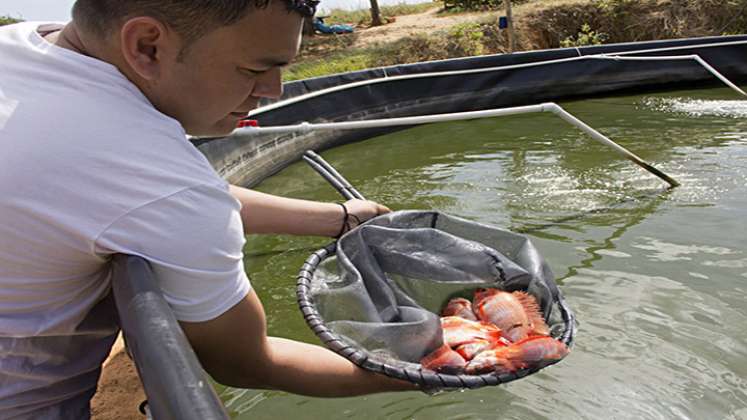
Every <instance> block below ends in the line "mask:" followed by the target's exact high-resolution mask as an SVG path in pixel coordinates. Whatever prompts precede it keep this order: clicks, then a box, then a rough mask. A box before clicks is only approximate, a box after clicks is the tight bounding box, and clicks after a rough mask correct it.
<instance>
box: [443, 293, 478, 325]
mask: <svg viewBox="0 0 747 420" xmlns="http://www.w3.org/2000/svg"><path fill="white" fill-rule="evenodd" d="M441 316H460V317H462V318H465V319H469V320H471V321H477V317H476V316H475V313H474V312H472V302H470V301H469V300H467V299H464V298H454V299H451V300H450V301H449V303H448V304H446V307H445V308H444V309H443V311H441Z"/></svg>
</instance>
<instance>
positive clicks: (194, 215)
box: [0, 22, 250, 419]
mask: <svg viewBox="0 0 747 420" xmlns="http://www.w3.org/2000/svg"><path fill="white" fill-rule="evenodd" d="M38 27H39V23H33V22H28V23H21V24H16V25H11V26H6V27H2V28H0V418H3V419H5V418H12V417H20V418H40V417H43V418H81V417H86V416H87V415H88V414H87V412H88V400H89V399H90V397H91V395H93V392H94V390H95V386H96V382H97V380H98V376H99V373H100V366H101V363H102V361H103V360H104V359H105V357H106V355H107V353H108V351H109V349H110V347H111V343H112V341H113V339H114V337H115V335H116V332H117V326H116V318H115V316H114V310H113V305H112V301H111V296H110V293H109V292H110V286H111V271H110V264H109V260H110V257H111V256H112V255H113V254H116V253H126V254H131V255H139V256H142V257H144V258H146V259H147V260H149V261H150V263H151V266H152V267H153V271H154V273H155V275H156V278H157V281H158V284H159V286H160V287H161V289H162V290H163V293H164V296H165V298H166V300H167V302H168V303H169V305H170V306H171V308H172V309H173V311H174V314H175V315H176V318H177V319H179V320H182V321H191V322H200V321H206V320H210V319H213V318H215V317H217V316H219V315H220V314H222V313H224V312H225V311H226V310H228V309H229V308H231V307H232V306H233V305H235V304H236V303H238V302H239V301H240V300H241V299H243V298H244V296H246V294H247V293H248V292H249V290H250V285H249V281H248V279H247V277H246V275H245V273H244V267H243V260H242V257H243V255H242V248H243V245H244V234H243V229H242V224H241V219H240V216H239V210H240V205H239V203H238V201H237V200H236V199H234V198H233V197H232V196H231V195H230V194H229V192H228V185H227V183H226V182H225V181H224V180H223V179H221V178H220V176H218V175H217V174H216V172H215V171H214V170H213V168H212V167H211V166H210V164H209V162H208V161H207V159H206V158H205V157H204V156H203V155H202V154H201V153H200V152H199V151H198V150H197V149H196V148H195V147H194V146H192V145H191V144H190V143H189V142H188V141H187V140H186V137H185V132H184V130H183V129H182V127H181V125H180V124H179V123H178V122H177V121H176V120H174V119H172V118H170V117H168V116H166V115H164V114H162V113H160V112H159V111H158V110H156V109H155V108H154V107H153V106H152V105H151V104H150V102H149V101H148V99H147V98H146V97H145V96H144V95H143V94H142V93H141V92H140V91H139V90H138V89H137V87H136V86H135V85H133V84H132V83H131V82H130V81H129V80H127V79H126V78H125V77H124V76H123V75H122V74H121V73H120V72H119V71H118V70H117V69H116V68H115V67H114V66H112V65H110V64H108V63H105V62H102V61H99V60H96V59H94V58H91V57H87V56H83V55H81V54H77V53H75V52H73V51H70V50H67V49H62V48H59V47H56V46H54V45H52V44H50V43H48V42H47V41H45V40H44V39H43V38H42V37H41V36H40V35H39V34H38V33H37V28H38Z"/></svg>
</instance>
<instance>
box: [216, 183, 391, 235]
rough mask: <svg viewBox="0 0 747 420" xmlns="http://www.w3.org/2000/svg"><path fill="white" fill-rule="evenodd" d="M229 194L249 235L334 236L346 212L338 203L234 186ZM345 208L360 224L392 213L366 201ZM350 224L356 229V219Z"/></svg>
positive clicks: (350, 202)
mask: <svg viewBox="0 0 747 420" xmlns="http://www.w3.org/2000/svg"><path fill="white" fill-rule="evenodd" d="M230 191H231V195H233V196H234V197H235V198H236V199H238V200H239V202H241V221H242V223H243V224H244V232H245V233H247V234H251V233H281V234H290V235H315V236H329V237H333V236H336V235H337V234H338V233H340V228H341V227H342V223H343V218H344V212H343V209H342V207H341V206H340V205H339V204H336V203H321V202H316V201H309V200H299V199H294V198H285V197H278V196H275V195H271V194H265V193H261V192H258V191H252V190H249V189H246V188H242V187H237V186H234V185H232V186H231V190H230ZM345 206H346V207H347V210H348V212H349V214H351V215H354V216H355V217H357V218H358V220H360V221H361V222H365V221H366V220H368V219H370V218H372V217H374V216H377V215H379V214H384V213H388V212H389V211H390V210H389V209H388V208H386V207H384V206H382V205H381V204H377V203H374V202H373V201H365V200H355V199H354V200H349V201H347V202H346V203H345ZM350 221H351V226H350V227H355V225H356V224H357V223H356V219H355V218H351V219H350Z"/></svg>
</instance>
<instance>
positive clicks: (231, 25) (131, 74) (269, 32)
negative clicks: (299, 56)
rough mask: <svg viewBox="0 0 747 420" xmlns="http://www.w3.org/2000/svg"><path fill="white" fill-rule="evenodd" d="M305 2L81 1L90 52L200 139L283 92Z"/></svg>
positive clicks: (78, 14)
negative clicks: (284, 75)
mask: <svg viewBox="0 0 747 420" xmlns="http://www.w3.org/2000/svg"><path fill="white" fill-rule="evenodd" d="M315 4H316V1H303V0H77V1H76V3H75V6H74V7H73V22H74V24H75V25H76V27H77V30H78V31H79V33H80V38H81V41H82V43H83V44H84V46H85V47H87V49H88V50H89V51H90V50H93V51H96V54H95V55H96V56H97V57H98V58H100V59H103V60H105V61H109V62H111V63H112V64H114V65H115V66H117V67H118V68H119V69H120V71H122V73H124V74H125V75H126V76H127V77H128V78H129V79H130V80H131V81H132V82H133V83H135V84H136V85H137V86H138V88H140V90H141V91H142V92H143V93H144V94H145V96H146V97H147V98H148V99H149V100H150V101H151V103H153V105H154V106H155V107H156V108H157V109H159V110H160V111H161V112H163V113H164V114H166V115H169V116H171V117H173V118H175V119H176V120H178V121H179V122H180V123H181V124H182V126H184V128H185V129H186V130H187V132H188V133H190V134H193V135H223V134H227V133H229V132H230V131H231V130H232V129H233V128H234V127H235V125H236V122H237V121H238V120H239V119H240V118H241V117H242V116H245V115H246V113H247V112H248V111H250V110H251V109H253V108H255V107H256V106H257V104H258V102H259V100H260V99H261V98H262V97H276V96H279V95H280V94H281V92H282V90H281V84H280V68H281V67H282V66H283V65H285V64H287V63H288V62H289V61H290V60H292V59H293V57H294V56H295V55H296V53H297V51H298V45H299V42H300V33H301V26H302V17H303V15H309V14H313V8H314V6H315Z"/></svg>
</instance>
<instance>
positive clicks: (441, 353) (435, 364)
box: [420, 344, 467, 373]
mask: <svg viewBox="0 0 747 420" xmlns="http://www.w3.org/2000/svg"><path fill="white" fill-rule="evenodd" d="M420 364H421V365H422V366H423V367H424V368H426V369H430V370H434V371H436V372H443V373H461V372H462V371H463V370H464V367H465V366H466V365H467V361H466V360H464V358H463V357H462V356H460V355H459V353H457V352H455V351H454V350H452V349H451V347H449V346H448V345H446V344H443V345H442V346H441V347H439V348H437V349H436V350H434V351H433V352H432V353H431V354H429V355H427V356H425V357H424V358H422V359H421V360H420Z"/></svg>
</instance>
